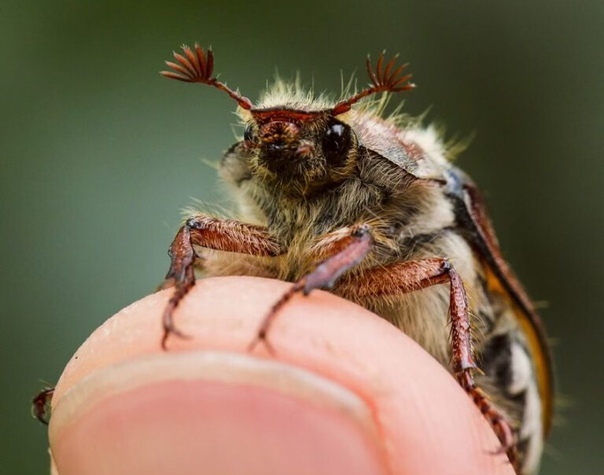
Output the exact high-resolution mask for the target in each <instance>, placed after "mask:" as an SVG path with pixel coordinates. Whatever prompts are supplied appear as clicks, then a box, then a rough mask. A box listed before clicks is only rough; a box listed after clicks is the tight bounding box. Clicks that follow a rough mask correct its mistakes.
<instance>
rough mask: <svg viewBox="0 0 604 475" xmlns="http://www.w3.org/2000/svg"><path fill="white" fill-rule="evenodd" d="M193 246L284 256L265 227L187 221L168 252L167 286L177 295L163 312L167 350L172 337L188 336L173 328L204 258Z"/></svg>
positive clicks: (211, 220) (198, 219) (207, 219)
mask: <svg viewBox="0 0 604 475" xmlns="http://www.w3.org/2000/svg"><path fill="white" fill-rule="evenodd" d="M193 246H199V247H205V248H208V249H214V250H217V251H230V252H238V253H241V254H249V255H252V256H276V255H278V254H280V253H281V248H280V246H279V244H278V243H277V242H276V241H275V240H274V239H273V238H271V237H270V236H269V234H268V231H267V229H266V228H264V227H261V226H254V225H252V224H246V223H241V222H239V221H235V220H231V219H218V218H212V217H208V216H194V217H192V218H189V219H187V221H186V222H185V224H184V226H182V227H181V228H180V229H179V230H178V233H177V234H176V237H175V238H174V240H173V241H172V245H171V246H170V250H169V251H168V254H169V255H170V259H171V264H170V270H169V271H168V274H167V275H166V283H167V284H174V293H173V294H172V297H171V298H170V300H169V301H168V305H167V306H166V308H165V310H164V313H163V319H162V322H163V329H164V335H163V337H162V347H163V348H164V349H165V348H166V342H167V339H168V337H169V336H170V334H175V335H177V336H179V337H181V338H185V337H186V336H185V334H183V333H182V332H181V331H180V330H179V329H178V328H177V327H176V326H175V325H174V318H173V315H174V310H175V309H176V307H177V306H178V304H179V303H180V302H181V301H182V299H183V298H184V297H185V295H186V294H187V293H188V292H189V290H191V288H192V287H193V284H195V271H194V268H195V264H196V262H197V264H199V261H198V259H201V256H198V255H197V253H196V252H195V249H194V247H193ZM164 286H168V285H166V284H164Z"/></svg>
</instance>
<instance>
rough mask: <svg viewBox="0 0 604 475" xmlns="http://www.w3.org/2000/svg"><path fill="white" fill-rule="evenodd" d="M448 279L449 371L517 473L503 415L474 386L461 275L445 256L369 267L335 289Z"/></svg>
mask: <svg viewBox="0 0 604 475" xmlns="http://www.w3.org/2000/svg"><path fill="white" fill-rule="evenodd" d="M446 281H449V283H450V286H451V293H450V300H449V313H450V319H451V347H452V362H451V366H452V370H453V373H454V374H455V378H456V379H457V381H458V382H459V384H460V385H461V387H462V388H463V389H464V390H465V391H466V393H468V395H469V396H470V397H471V398H472V400H473V401H474V404H475V405H476V406H477V407H478V409H479V410H480V412H481V413H482V414H483V415H484V417H485V418H486V419H487V421H488V422H489V424H490V425H491V427H492V428H493V430H494V432H495V434H496V435H497V437H498V438H499V441H500V443H501V445H502V450H503V451H504V452H506V453H507V456H508V458H509V460H510V462H511V463H512V465H513V466H514V468H515V469H516V471H517V472H518V470H519V468H518V462H519V460H518V454H517V451H516V446H515V443H514V442H515V440H514V433H513V431H512V429H511V427H510V425H509V423H508V422H507V420H506V418H505V417H504V416H503V415H502V414H501V413H500V412H499V410H498V409H497V408H496V407H494V406H493V405H492V403H491V402H490V401H489V399H488V397H487V396H486V394H485V393H484V392H483V391H482V390H481V389H480V388H478V387H477V386H476V383H475V381H474V376H473V373H474V371H480V370H479V369H478V367H477V366H476V363H475V362H474V357H473V349H472V335H471V325H470V317H469V313H468V303H467V298H466V292H465V289H464V286H463V283H462V281H461V278H460V276H459V274H458V273H457V271H456V270H455V269H454V268H453V266H452V265H451V264H450V263H449V262H448V261H447V260H445V259H442V258H432V259H422V260H417V261H408V262H401V263H397V264H393V265H391V266H389V267H385V268H376V269H372V270H371V271H368V272H366V273H364V274H363V276H362V277H361V278H360V279H359V278H358V277H355V280H354V281H353V280H351V279H346V280H344V281H343V282H342V283H341V284H340V285H339V286H338V290H339V291H340V292H341V293H342V294H344V295H352V294H354V295H356V296H357V297H360V298H363V297H365V298H368V297H377V296H380V295H388V294H389V295H392V294H396V293H407V292H412V291H414V290H420V289H425V288H427V287H430V286H432V285H436V284H441V283H445V282H446Z"/></svg>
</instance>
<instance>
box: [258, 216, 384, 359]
mask: <svg viewBox="0 0 604 475" xmlns="http://www.w3.org/2000/svg"><path fill="white" fill-rule="evenodd" d="M337 234H340V233H337ZM341 234H342V235H341V236H339V237H338V238H336V239H333V236H332V237H329V238H327V239H326V244H325V245H324V246H320V248H319V249H317V250H318V251H319V253H321V254H327V255H330V254H331V257H329V258H327V259H326V260H325V261H323V262H322V263H321V264H319V265H318V266H317V268H316V269H315V270H314V271H313V272H311V273H310V274H308V275H306V276H304V277H303V278H302V279H300V280H299V281H298V282H296V283H295V284H294V285H293V286H292V287H291V288H290V289H289V290H288V291H287V292H286V293H285V294H283V295H282V296H281V298H280V299H279V300H278V301H277V302H275V304H274V305H273V306H272V307H271V310H270V311H269V313H268V314H267V315H266V316H265V317H264V320H262V323H261V325H260V328H259V329H258V333H257V334H256V338H254V340H252V342H251V343H250V345H249V347H248V350H249V351H252V350H253V349H254V348H255V347H256V345H258V344H259V343H261V342H262V343H263V344H264V346H265V347H266V348H267V349H268V350H269V351H270V352H273V348H272V346H271V344H270V343H269V341H268V332H269V330H270V327H271V326H272V324H273V322H274V320H275V318H276V316H277V313H278V312H279V309H281V308H282V307H283V306H284V305H285V304H286V303H287V302H288V301H289V300H290V299H291V298H292V297H293V296H294V295H295V294H296V293H299V292H302V293H303V294H304V295H308V294H309V293H310V292H311V291H312V290H314V289H330V288H332V287H333V286H334V284H335V283H336V281H337V280H338V278H339V277H340V276H341V275H342V274H343V273H344V272H346V271H347V270H348V269H350V268H352V267H354V266H355V265H357V264H358V263H359V262H361V260H363V258H364V257H365V256H366V255H367V253H368V252H369V250H370V249H371V246H372V244H373V239H372V237H371V233H370V230H369V227H368V226H364V225H362V226H357V227H353V228H350V229H349V230H346V231H345V232H343V233H341Z"/></svg>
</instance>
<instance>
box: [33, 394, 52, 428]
mask: <svg viewBox="0 0 604 475" xmlns="http://www.w3.org/2000/svg"><path fill="white" fill-rule="evenodd" d="M54 392H55V388H45V389H43V390H42V391H40V392H39V393H38V395H36V396H35V397H34V398H33V399H32V401H31V413H32V415H33V416H34V417H35V418H36V419H38V420H39V421H40V422H41V423H42V424H44V425H48V419H49V416H50V414H49V404H50V400H51V399H52V395H53V394H54Z"/></svg>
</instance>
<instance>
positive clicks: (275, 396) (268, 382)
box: [50, 352, 387, 475]
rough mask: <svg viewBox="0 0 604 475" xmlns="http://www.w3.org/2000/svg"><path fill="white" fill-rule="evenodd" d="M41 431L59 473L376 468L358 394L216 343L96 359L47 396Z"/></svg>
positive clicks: (368, 414)
mask: <svg viewBox="0 0 604 475" xmlns="http://www.w3.org/2000/svg"><path fill="white" fill-rule="evenodd" d="M50 439H51V448H52V453H53V456H54V459H55V462H56V464H57V468H58V472H59V474H60V475H109V474H111V475H121V474H128V475H137V474H140V475H143V474H144V475H155V474H170V475H175V474H177V475H189V474H191V475H192V474H195V475H200V474H246V475H255V474H258V475H260V474H262V475H272V474H290V475H298V474H323V473H324V474H334V473H345V474H349V475H355V474H359V475H360V474H363V475H368V474H382V473H386V472H387V471H386V469H385V456H384V450H383V447H382V445H381V442H380V439H379V437H378V431H377V429H376V426H375V422H374V418H373V416H372V411H371V409H370V408H369V407H368V406H367V404H366V403H365V402H364V401H363V399H361V398H360V397H359V396H358V395H356V394H355V393H353V392H352V391H350V390H349V389H347V388H345V387H343V386H340V385H339V384H337V383H335V382H333V381H330V380H327V379H324V378H323V377H321V376H318V375H316V374H314V373H310V372H308V371H305V370H303V369H300V368H297V367H293V366H290V365H287V364H284V363H281V362H276V361H273V360H266V359H259V358H255V357H252V356H248V355H242V354H236V353H226V352H191V353H163V354H159V355H151V356H146V357H144V358H140V359H137V360H135V361H131V362H125V363H121V364H119V365H117V366H113V367H108V368H105V369H102V370H99V371H97V372H96V373H93V374H91V375H90V376H88V377H86V378H85V379H83V380H82V381H81V382H79V383H77V384H76V385H75V386H74V387H73V388H72V389H71V390H69V391H68V392H66V393H65V395H64V396H63V397H62V398H61V400H60V401H58V402H57V403H56V405H55V407H54V408H53V413H52V419H51V423H50Z"/></svg>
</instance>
